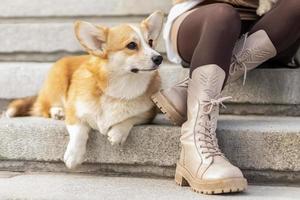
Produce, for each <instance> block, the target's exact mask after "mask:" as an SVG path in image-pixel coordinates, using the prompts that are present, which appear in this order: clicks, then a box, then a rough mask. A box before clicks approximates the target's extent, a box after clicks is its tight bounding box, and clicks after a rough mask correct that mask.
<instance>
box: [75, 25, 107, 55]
mask: <svg viewBox="0 0 300 200" xmlns="http://www.w3.org/2000/svg"><path fill="white" fill-rule="evenodd" d="M107 34H108V28H107V27H104V26H98V25H94V24H91V23H88V22H84V21H77V22H75V35H76V37H77V39H78V41H79V43H80V44H81V46H82V47H83V48H84V49H85V50H86V51H87V52H89V53H90V54H92V55H95V56H100V57H105V56H106V51H105V44H106V40H107Z"/></svg>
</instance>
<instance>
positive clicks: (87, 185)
mask: <svg viewBox="0 0 300 200" xmlns="http://www.w3.org/2000/svg"><path fill="white" fill-rule="evenodd" d="M299 196H300V188H299V187H286V186H258V185H250V186H249V187H248V189H247V191H246V192H243V193H238V194H226V195H215V196H207V195H203V194H197V193H195V192H192V191H191V190H190V188H189V187H179V186H177V185H176V184H175V183H174V181H173V180H171V179H151V178H132V177H131V178H129V177H107V176H89V175H74V174H53V173H44V174H40V173H26V174H14V173H9V172H6V173H5V172H3V173H2V177H1V174H0V198H1V199H24V200H29V199H30V200H37V199H44V200H50V199H56V200H60V199H61V200H62V199H63V200H69V199H70V200H77V199H78V200H86V199H87V200H94V199H95V200H96V199H97V200H98V199H105V200H125V199H131V200H140V199H144V200H153V199H159V200H169V199H172V200H177V199H178V200H182V199H185V200H194V199H195V200H196V199H197V200H204V199H213V200H227V199H231V200H253V199H255V200H296V199H299Z"/></svg>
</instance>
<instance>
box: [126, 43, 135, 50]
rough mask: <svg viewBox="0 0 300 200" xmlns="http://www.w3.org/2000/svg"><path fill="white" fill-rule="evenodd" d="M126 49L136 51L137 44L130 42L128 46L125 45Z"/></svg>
mask: <svg viewBox="0 0 300 200" xmlns="http://www.w3.org/2000/svg"><path fill="white" fill-rule="evenodd" d="M127 48H128V49H130V50H135V49H137V43H135V42H130V43H129V44H127Z"/></svg>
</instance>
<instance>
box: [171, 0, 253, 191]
mask: <svg viewBox="0 0 300 200" xmlns="http://www.w3.org/2000/svg"><path fill="white" fill-rule="evenodd" d="M212 13H213V14H212ZM240 27H241V21H240V17H239V14H238V13H237V12H236V10H235V9H234V8H233V7H232V6H230V5H227V4H219V3H216V4H210V5H206V6H201V7H200V8H199V9H197V10H196V11H194V12H193V13H191V14H190V15H189V16H187V17H186V19H185V20H184V21H183V22H182V24H181V26H180V28H179V32H178V42H177V47H178V51H179V54H180V56H181V57H182V58H183V59H184V60H185V61H188V62H191V69H190V71H191V72H190V80H189V86H188V92H187V113H188V119H187V121H186V122H185V123H184V124H183V126H182V131H181V133H182V136H181V138H180V141H181V144H182V146H181V147H182V152H181V155H180V160H179V162H178V163H177V167H176V175H175V177H176V178H175V180H176V182H177V183H178V184H180V185H182V184H184V183H185V182H188V184H189V185H190V186H191V187H192V188H193V189H194V190H196V191H198V192H201V193H206V194H218V193H227V192H238V191H243V190H245V188H246V185H247V181H246V179H245V178H244V177H243V174H242V172H241V171H240V170H239V169H238V168H237V167H235V166H233V165H232V164H231V163H230V162H229V161H228V160H227V159H226V158H225V156H224V155H223V154H222V153H221V150H220V149H219V146H218V142H217V138H216V128H217V120H218V116H219V105H220V104H222V101H224V100H226V99H227V98H221V97H220V93H221V90H222V87H223V84H224V81H225V79H226V74H227V73H228V71H229V66H230V62H231V56H232V51H233V48H234V44H235V42H236V40H237V39H238V37H239V34H240Z"/></svg>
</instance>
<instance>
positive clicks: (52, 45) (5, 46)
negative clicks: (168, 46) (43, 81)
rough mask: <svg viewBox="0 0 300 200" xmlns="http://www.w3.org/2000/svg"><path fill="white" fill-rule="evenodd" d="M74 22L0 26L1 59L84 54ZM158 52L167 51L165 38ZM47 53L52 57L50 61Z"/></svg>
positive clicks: (112, 22) (137, 19)
mask: <svg viewBox="0 0 300 200" xmlns="http://www.w3.org/2000/svg"><path fill="white" fill-rule="evenodd" d="M78 19H80V18H79V17H78ZM84 20H88V21H91V22H95V23H97V24H103V25H107V26H114V25H117V24H120V23H125V22H126V23H133V24H135V23H138V22H141V21H142V20H143V17H135V18H128V17H123V18H121V19H119V18H112V19H93V18H92V19H84ZM74 21H75V19H72V20H71V21H70V20H67V21H62V22H47V23H45V22H30V23H28V22H26V23H3V24H1V23H0V38H2V40H1V45H0V60H2V61H14V60H30V59H31V60H37V58H36V57H37V55H40V58H38V61H45V60H46V61H48V60H53V59H54V60H55V59H57V57H59V56H62V55H65V54H67V53H69V54H75V53H83V48H82V47H81V46H80V45H79V42H78V40H77V39H76V37H75V34H74ZM54 38H55V39H54ZM157 50H158V51H160V52H165V48H164V42H163V40H162V38H160V40H159V43H158V46H157ZM45 54H46V55H45ZM48 54H51V55H52V57H51V56H50V58H49V55H48ZM43 55H44V56H43Z"/></svg>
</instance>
